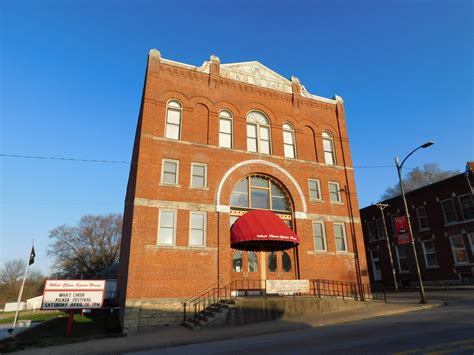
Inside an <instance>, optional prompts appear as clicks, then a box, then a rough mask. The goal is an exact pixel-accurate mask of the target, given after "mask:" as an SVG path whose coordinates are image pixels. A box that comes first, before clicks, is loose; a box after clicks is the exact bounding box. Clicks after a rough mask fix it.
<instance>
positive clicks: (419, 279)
mask: <svg viewBox="0 0 474 355" xmlns="http://www.w3.org/2000/svg"><path fill="white" fill-rule="evenodd" d="M433 144H434V142H432V141H428V142H426V143H423V144H422V145H420V146H419V147H418V148H416V149H414V150H412V151H411V152H410V154H408V155H407V156H406V157H405V159H403V160H402V162H401V163H400V161H399V159H398V157H396V158H395V165H396V167H397V172H398V180H399V182H400V192H401V194H402V200H403V206H404V207H405V215H406V219H407V223H408V232H409V233H410V237H411V246H412V248H413V255H414V256H415V264H416V272H417V274H418V282H419V284H420V296H421V300H420V303H426V296H425V288H424V287H423V280H422V278H421V272H420V264H419V263H418V255H417V254H416V247H415V237H414V236H413V231H412V228H411V222H410V214H409V212H408V205H407V200H406V197H405V189H404V188H403V182H402V174H401V171H402V167H403V164H404V163H405V161H406V160H407V159H408V158H409V157H410V156H411V155H412V154H413V153H415V152H416V151H417V150H418V149H421V148H428V147H429V146H431V145H433Z"/></svg>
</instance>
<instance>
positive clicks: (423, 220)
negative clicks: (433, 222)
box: [416, 206, 430, 230]
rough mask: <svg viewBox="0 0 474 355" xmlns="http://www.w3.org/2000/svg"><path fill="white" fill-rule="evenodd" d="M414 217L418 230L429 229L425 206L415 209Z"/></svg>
mask: <svg viewBox="0 0 474 355" xmlns="http://www.w3.org/2000/svg"><path fill="white" fill-rule="evenodd" d="M416 217H417V219H418V229H419V230H423V229H429V228H430V226H429V224H428V217H427V216H426V208H425V206H420V207H417V209H416Z"/></svg>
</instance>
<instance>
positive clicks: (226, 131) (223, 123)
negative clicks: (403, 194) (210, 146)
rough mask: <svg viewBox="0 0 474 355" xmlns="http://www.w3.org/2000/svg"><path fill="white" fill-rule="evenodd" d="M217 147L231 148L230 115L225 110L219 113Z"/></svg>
mask: <svg viewBox="0 0 474 355" xmlns="http://www.w3.org/2000/svg"><path fill="white" fill-rule="evenodd" d="M219 147H224V148H232V114H231V113H230V112H229V111H227V110H222V111H221V112H219Z"/></svg>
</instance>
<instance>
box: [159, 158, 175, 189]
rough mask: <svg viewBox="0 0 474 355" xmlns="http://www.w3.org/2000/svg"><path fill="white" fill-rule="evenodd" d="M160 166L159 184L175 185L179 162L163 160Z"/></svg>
mask: <svg viewBox="0 0 474 355" xmlns="http://www.w3.org/2000/svg"><path fill="white" fill-rule="evenodd" d="M161 166H162V169H161V183H162V184H168V185H177V184H178V174H179V161H178V160H171V159H163V160H162V165H161Z"/></svg>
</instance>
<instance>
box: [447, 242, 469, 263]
mask: <svg viewBox="0 0 474 355" xmlns="http://www.w3.org/2000/svg"><path fill="white" fill-rule="evenodd" d="M449 240H450V242H451V249H452V251H453V258H454V263H455V264H467V263H469V259H468V258H467V252H466V247H465V246H464V240H463V239H462V235H455V236H452V237H450V238H449Z"/></svg>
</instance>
